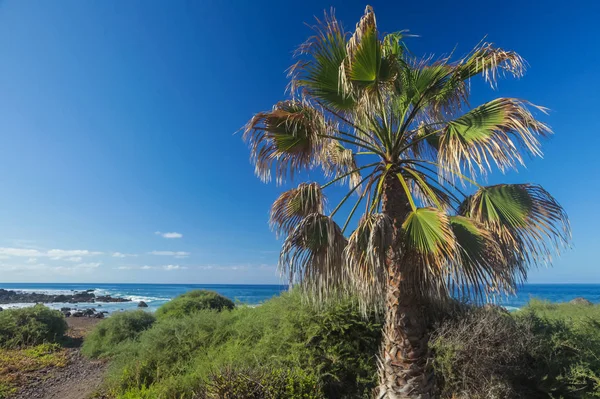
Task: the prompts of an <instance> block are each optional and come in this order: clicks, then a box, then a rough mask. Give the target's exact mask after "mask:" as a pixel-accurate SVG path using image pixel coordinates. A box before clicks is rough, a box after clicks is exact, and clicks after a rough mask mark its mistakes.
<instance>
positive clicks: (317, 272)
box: [279, 213, 348, 298]
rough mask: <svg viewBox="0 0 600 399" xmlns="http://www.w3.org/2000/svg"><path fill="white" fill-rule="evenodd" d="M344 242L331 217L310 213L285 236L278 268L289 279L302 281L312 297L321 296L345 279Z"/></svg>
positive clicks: (341, 286)
mask: <svg viewBox="0 0 600 399" xmlns="http://www.w3.org/2000/svg"><path fill="white" fill-rule="evenodd" d="M346 244H347V241H346V238H345V237H344V235H343V234H342V230H341V229H340V227H339V226H338V225H337V224H336V223H335V222H334V221H333V220H332V219H331V218H329V217H327V216H325V215H321V214H318V213H313V214H311V215H308V216H306V217H305V218H304V219H303V220H302V222H300V224H298V225H297V226H296V228H294V229H293V230H292V231H291V232H290V234H289V235H288V236H287V238H286V239H285V241H284V243H283V246H282V249H281V254H280V257H279V267H280V270H281V271H282V273H284V274H287V275H288V276H289V280H290V282H296V283H303V284H302V285H303V286H304V287H306V288H307V289H308V290H309V291H310V293H311V294H312V295H314V297H317V298H322V297H324V296H327V295H328V294H331V293H333V292H336V291H338V290H339V289H340V288H344V286H345V283H347V282H348V274H347V273H346V271H345V269H344V262H343V252H344V248H345V247H346Z"/></svg>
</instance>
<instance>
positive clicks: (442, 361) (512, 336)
mask: <svg viewBox="0 0 600 399" xmlns="http://www.w3.org/2000/svg"><path fill="white" fill-rule="evenodd" d="M584 308H585V309H587V310H588V311H584V310H583V309H584ZM599 310H600V307H598V306H594V307H590V306H581V305H573V304H549V303H544V302H540V301H532V302H531V303H530V304H529V306H527V307H526V308H525V309H523V310H521V311H519V312H516V313H514V314H509V313H508V312H506V311H503V310H501V309H500V308H494V307H488V308H466V309H465V310H464V311H463V312H462V313H460V312H459V313H456V314H455V315H453V317H452V318H450V319H449V320H447V321H446V322H445V323H443V324H442V326H441V327H439V328H438V329H437V330H436V331H435V333H434V334H433V337H432V344H431V347H432V349H433V351H434V354H435V357H434V367H435V369H436V372H437V378H438V386H439V389H440V392H439V395H440V397H442V398H465V399H466V398H482V399H483V398H563V399H569V398H573V399H575V398H591V397H600V311H599Z"/></svg>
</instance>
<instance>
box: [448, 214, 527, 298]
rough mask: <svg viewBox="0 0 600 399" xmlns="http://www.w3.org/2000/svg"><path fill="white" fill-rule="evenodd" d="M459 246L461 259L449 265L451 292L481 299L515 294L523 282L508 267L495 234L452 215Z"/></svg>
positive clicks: (464, 218)
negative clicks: (497, 294) (496, 295)
mask: <svg viewBox="0 0 600 399" xmlns="http://www.w3.org/2000/svg"><path fill="white" fill-rule="evenodd" d="M450 225H451V227H452V231H453V233H454V236H455V237H456V243H457V245H458V260H457V261H456V262H454V263H452V264H451V265H450V270H449V277H450V284H451V291H452V292H453V293H454V294H456V295H458V296H462V297H465V296H469V294H471V293H473V294H474V295H471V296H474V297H475V298H477V299H482V298H483V297H484V296H487V295H488V294H494V293H502V292H513V291H514V289H515V288H516V285H517V284H518V283H519V282H520V281H521V280H520V277H521V276H520V275H518V274H517V275H515V274H514V273H513V272H512V270H511V268H510V267H508V266H507V259H505V257H504V254H503V252H502V248H501V247H500V244H499V243H498V241H497V240H496V237H495V236H494V234H492V233H491V232H490V231H488V230H487V229H486V228H485V227H484V226H483V225H481V224H479V223H477V222H476V221H475V220H472V219H469V218H467V217H464V216H451V217H450Z"/></svg>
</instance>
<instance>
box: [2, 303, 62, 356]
mask: <svg viewBox="0 0 600 399" xmlns="http://www.w3.org/2000/svg"><path fill="white" fill-rule="evenodd" d="M66 331H67V323H66V322H65V318H64V317H63V315H62V314H61V313H60V312H59V311H57V310H52V309H49V308H47V307H46V306H43V305H35V306H32V307H28V308H22V309H9V310H4V311H2V312H0V348H19V347H24V346H31V345H39V344H43V343H52V342H58V341H60V340H61V339H62V338H63V336H64V334H65V332H66Z"/></svg>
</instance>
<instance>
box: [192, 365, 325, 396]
mask: <svg viewBox="0 0 600 399" xmlns="http://www.w3.org/2000/svg"><path fill="white" fill-rule="evenodd" d="M319 388H320V387H319V381H318V380H317V378H315V376H314V375H313V374H310V373H308V372H306V371H304V370H301V369H271V370H269V369H241V370H238V369H230V368H226V369H224V370H220V371H219V372H217V373H214V374H212V375H211V376H210V377H209V381H208V383H207V384H206V387H205V388H204V390H203V391H202V392H201V394H200V395H198V396H200V397H205V398H207V399H208V398H210V399H212V398H214V399H221V398H244V399H281V398H286V399H321V398H324V396H323V393H322V392H321V391H320V389H319Z"/></svg>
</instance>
